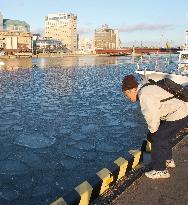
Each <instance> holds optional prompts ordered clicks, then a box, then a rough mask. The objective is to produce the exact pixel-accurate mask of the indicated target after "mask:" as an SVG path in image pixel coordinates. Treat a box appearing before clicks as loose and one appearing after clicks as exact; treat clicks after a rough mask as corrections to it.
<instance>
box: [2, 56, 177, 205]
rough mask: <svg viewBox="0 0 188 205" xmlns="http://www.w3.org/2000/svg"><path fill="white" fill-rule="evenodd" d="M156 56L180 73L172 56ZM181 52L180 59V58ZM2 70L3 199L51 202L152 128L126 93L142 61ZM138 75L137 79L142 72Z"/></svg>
mask: <svg viewBox="0 0 188 205" xmlns="http://www.w3.org/2000/svg"><path fill="white" fill-rule="evenodd" d="M156 58H158V60H159V62H160V63H161V64H162V65H163V66H162V67H163V68H164V69H166V70H173V69H174V68H175V66H174V64H170V65H168V63H167V61H166V57H165V56H157V57H156V56H150V57H148V56H146V57H144V58H143V61H144V60H145V65H146V66H147V67H148V68H153V67H154V65H155V61H156ZM176 58H177V56H174V59H176ZM3 61H4V62H5V64H6V65H5V66H4V67H2V68H0V204H1V205H6V204H7V205H9V204H11V205H45V204H49V203H50V202H52V201H54V200H55V198H58V197H60V196H61V195H62V194H64V193H66V192H68V191H69V190H70V189H71V188H73V187H75V186H77V185H78V184H80V183H81V182H82V181H84V180H85V179H87V178H89V177H91V176H92V175H93V174H95V173H96V172H98V171H100V169H102V168H104V167H105V166H106V165H108V164H109V163H110V162H112V161H113V160H115V159H117V158H118V157H119V156H126V154H127V151H128V150H129V149H136V148H139V147H140V145H141V143H142V140H143V138H144V137H145V135H146V133H147V126H146V123H145V121H144V119H143V117H142V114H141V112H140V109H139V104H138V103H134V104H131V103H130V102H128V101H127V99H125V98H124V96H123V94H122V92H121V81H122V78H123V77H124V76H125V75H126V74H129V73H134V71H135V69H136V63H137V62H139V59H138V58H131V57H123V56H122V57H92V56H91V57H64V58H34V59H7V60H3ZM137 77H138V76H137Z"/></svg>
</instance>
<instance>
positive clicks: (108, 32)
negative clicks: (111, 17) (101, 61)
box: [94, 24, 120, 50]
mask: <svg viewBox="0 0 188 205" xmlns="http://www.w3.org/2000/svg"><path fill="white" fill-rule="evenodd" d="M94 46H95V50H97V49H102V50H105V49H119V47H120V45H119V32H118V30H117V29H111V28H109V27H108V25H106V24H105V25H104V26H102V28H100V29H98V30H95V34H94Z"/></svg>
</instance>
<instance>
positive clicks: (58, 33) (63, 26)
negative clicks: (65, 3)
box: [45, 13, 77, 51]
mask: <svg viewBox="0 0 188 205" xmlns="http://www.w3.org/2000/svg"><path fill="white" fill-rule="evenodd" d="M45 37H46V38H48V39H55V40H60V41H62V42H63V44H65V45H66V47H67V48H68V49H70V50H71V51H75V50H76V49H77V16H76V15H74V14H72V13H57V14H48V16H46V17H45Z"/></svg>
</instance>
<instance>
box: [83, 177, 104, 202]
mask: <svg viewBox="0 0 188 205" xmlns="http://www.w3.org/2000/svg"><path fill="white" fill-rule="evenodd" d="M87 182H88V183H89V184H90V185H91V186H92V188H93V191H92V194H91V197H90V202H91V201H92V200H94V199H96V198H97V197H98V196H99V193H100V190H101V185H102V183H103V181H102V179H101V178H100V177H99V176H98V175H97V174H95V175H94V176H93V177H91V178H89V179H88V180H87Z"/></svg>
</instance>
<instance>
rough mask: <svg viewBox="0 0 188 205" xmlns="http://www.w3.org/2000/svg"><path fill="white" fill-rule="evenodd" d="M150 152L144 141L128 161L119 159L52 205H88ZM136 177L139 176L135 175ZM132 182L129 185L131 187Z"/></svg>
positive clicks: (145, 140)
mask: <svg viewBox="0 0 188 205" xmlns="http://www.w3.org/2000/svg"><path fill="white" fill-rule="evenodd" d="M186 136H188V135H181V136H179V137H178V138H176V139H175V140H174V141H173V147H174V146H175V145H176V144H177V143H179V142H180V141H181V140H182V139H183V138H184V137H186ZM150 151H151V143H150V142H149V141H148V140H147V139H144V140H143V143H142V146H141V149H139V150H130V151H129V153H128V157H127V158H126V159H125V158H124V157H119V158H117V159H116V160H114V161H113V162H112V163H110V164H109V165H107V166H106V167H105V168H103V169H101V170H100V171H99V172H97V173H96V174H95V175H94V176H93V177H91V178H89V179H88V180H86V181H84V182H82V183H81V184H79V185H78V186H77V187H75V188H74V189H73V190H71V191H70V192H69V193H67V194H66V195H64V196H62V197H60V198H58V199H57V200H56V201H54V202H52V203H51V204H50V205H88V204H89V203H91V202H92V201H93V200H94V199H96V198H97V197H99V196H101V195H102V194H103V193H104V192H105V191H107V190H108V189H109V188H110V187H111V186H112V185H114V184H115V182H117V181H118V180H120V179H121V178H122V177H125V176H127V175H128V174H129V173H130V172H131V171H133V170H134V169H135V167H136V166H137V165H139V164H140V163H141V162H143V154H144V153H145V152H150ZM135 175H137V174H136V173H135ZM139 175H141V174H139ZM137 178H138V176H137V177H135V179H134V180H133V181H135V180H136V179H137ZM133 181H132V182H133ZM132 182H131V183H130V184H129V185H131V184H132Z"/></svg>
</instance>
